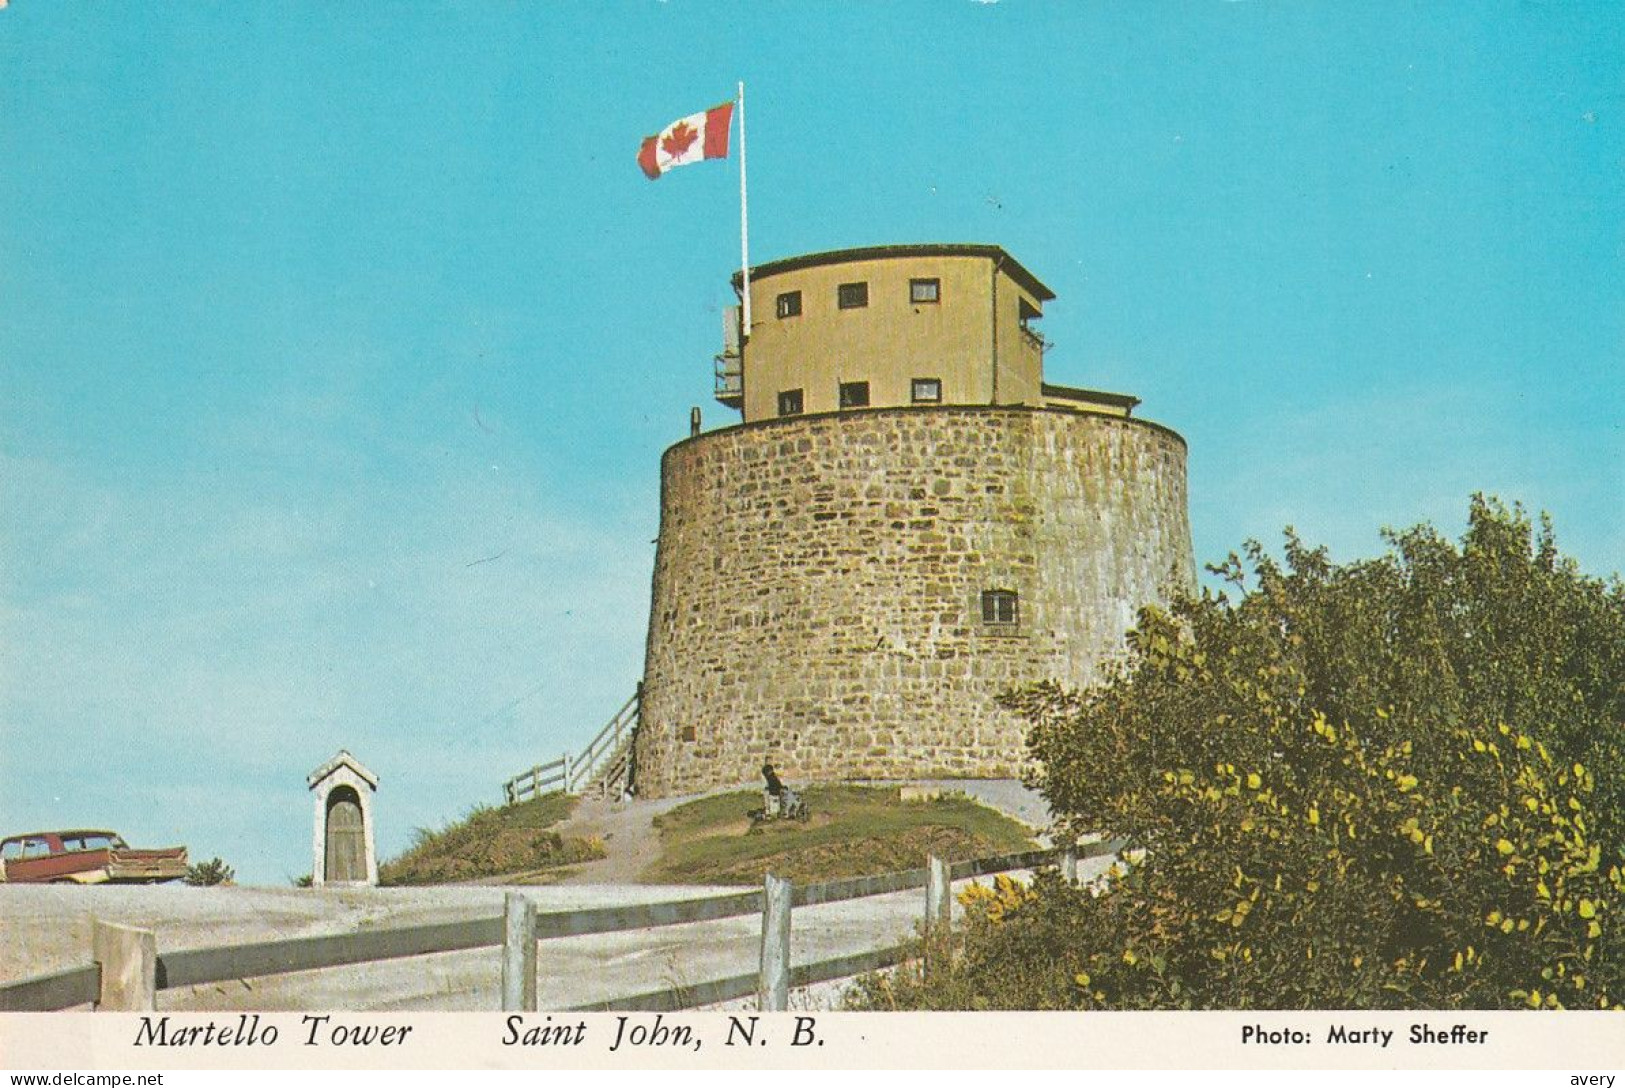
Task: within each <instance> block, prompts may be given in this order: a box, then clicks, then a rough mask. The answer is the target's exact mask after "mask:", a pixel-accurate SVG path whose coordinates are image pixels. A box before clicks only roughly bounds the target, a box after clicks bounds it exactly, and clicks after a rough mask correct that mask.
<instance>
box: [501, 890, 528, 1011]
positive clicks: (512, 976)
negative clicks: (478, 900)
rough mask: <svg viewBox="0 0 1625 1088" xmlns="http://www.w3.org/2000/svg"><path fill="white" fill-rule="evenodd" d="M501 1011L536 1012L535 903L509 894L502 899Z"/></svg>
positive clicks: (518, 895)
mask: <svg viewBox="0 0 1625 1088" xmlns="http://www.w3.org/2000/svg"><path fill="white" fill-rule="evenodd" d="M502 905H503V927H502V1011H503V1012H535V1011H536V904H535V903H534V902H532V901H531V899H530V897H529V896H525V895H520V894H519V893H518V892H509V893H508V894H507V895H506V896H504V897H503V900H502Z"/></svg>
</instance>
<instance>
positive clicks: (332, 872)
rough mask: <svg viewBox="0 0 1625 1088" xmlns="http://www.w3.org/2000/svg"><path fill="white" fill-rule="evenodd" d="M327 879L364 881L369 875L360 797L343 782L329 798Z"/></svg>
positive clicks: (359, 882)
mask: <svg viewBox="0 0 1625 1088" xmlns="http://www.w3.org/2000/svg"><path fill="white" fill-rule="evenodd" d="M327 879H328V881H329V882H330V883H334V884H346V883H353V884H361V883H365V882H366V879H367V838H366V829H365V828H364V827H362V822H361V798H360V797H358V796H356V792H355V790H353V789H351V788H350V787H349V786H340V787H339V788H338V789H336V790H334V791H333V792H332V793H331V794H330V795H329V796H328V798H327Z"/></svg>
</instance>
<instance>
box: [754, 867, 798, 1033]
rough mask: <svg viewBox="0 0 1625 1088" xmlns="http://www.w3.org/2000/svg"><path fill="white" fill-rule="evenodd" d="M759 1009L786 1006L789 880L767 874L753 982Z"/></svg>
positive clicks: (788, 1003) (788, 964) (764, 1009)
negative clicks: (758, 960) (759, 961)
mask: <svg viewBox="0 0 1625 1088" xmlns="http://www.w3.org/2000/svg"><path fill="white" fill-rule="evenodd" d="M756 1007H757V1009H758V1010H759V1011H761V1012H784V1011H785V1010H787V1009H788V1008H789V1007H790V882H789V881H788V880H781V879H779V878H778V877H776V876H774V875H773V874H772V873H768V874H767V883H766V886H765V887H764V888H763V890H762V965H761V974H760V975H759V977H758V979H757V984H756Z"/></svg>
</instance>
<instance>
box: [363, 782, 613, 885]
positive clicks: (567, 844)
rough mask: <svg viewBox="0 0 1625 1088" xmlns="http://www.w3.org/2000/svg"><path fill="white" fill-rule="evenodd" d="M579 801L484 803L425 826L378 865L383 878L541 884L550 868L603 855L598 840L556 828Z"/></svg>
mask: <svg viewBox="0 0 1625 1088" xmlns="http://www.w3.org/2000/svg"><path fill="white" fill-rule="evenodd" d="M576 800H577V799H576V798H574V797H569V796H566V795H565V794H563V793H548V794H543V795H542V796H541V797H537V798H534V799H532V800H529V801H525V802H522V803H520V804H517V805H505V806H503V807H502V808H491V807H489V806H485V805H482V806H479V807H477V808H475V809H474V810H472V811H471V812H469V814H468V815H467V816H466V817H464V818H463V820H462V821H461V822H459V823H455V824H451V825H450V826H448V827H445V828H443V829H442V830H440V831H430V830H429V829H428V828H423V827H420V828H418V829H417V833H416V836H415V841H414V842H413V844H412V847H411V849H409V850H407V851H406V853H404V854H402V855H401V856H400V857H398V858H393V859H391V860H389V861H386V862H384V864H383V865H381V866H380V867H379V870H378V881H379V883H380V884H450V883H454V882H456V881H459V880H478V879H480V878H481V877H498V876H509V877H520V878H530V879H529V880H528V881H527V882H533V883H540V882H542V880H545V879H546V875H547V874H546V871H547V870H555V869H558V868H559V867H561V866H565V865H574V864H577V863H579V862H583V861H592V860H594V859H596V858H601V857H603V856H604V846H603V844H602V843H600V842H598V841H596V840H593V839H575V838H571V839H566V838H564V837H563V836H562V835H560V834H559V833H558V832H557V831H553V830H551V829H552V827H553V826H554V825H555V824H557V823H559V822H560V821H562V820H564V819H565V818H566V817H568V816H569V815H570V812H571V811H572V810H573V809H574V808H575V806H576ZM536 878H541V879H536Z"/></svg>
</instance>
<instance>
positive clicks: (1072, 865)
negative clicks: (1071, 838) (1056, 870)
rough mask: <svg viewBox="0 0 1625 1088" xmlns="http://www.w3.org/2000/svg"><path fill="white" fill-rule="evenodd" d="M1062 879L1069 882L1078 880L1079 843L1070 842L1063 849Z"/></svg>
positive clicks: (1072, 882)
mask: <svg viewBox="0 0 1625 1088" xmlns="http://www.w3.org/2000/svg"><path fill="white" fill-rule="evenodd" d="M1061 879H1062V880H1064V881H1066V882H1067V883H1068V884H1076V883H1077V882H1078V844H1077V843H1068V844H1067V845H1066V847H1065V848H1064V849H1062V851H1061Z"/></svg>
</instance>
